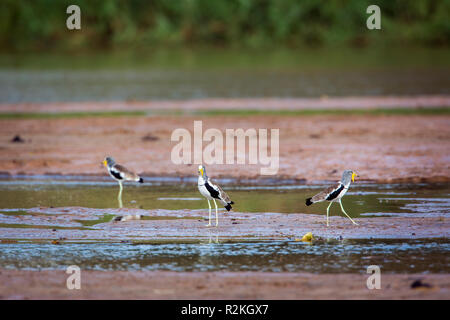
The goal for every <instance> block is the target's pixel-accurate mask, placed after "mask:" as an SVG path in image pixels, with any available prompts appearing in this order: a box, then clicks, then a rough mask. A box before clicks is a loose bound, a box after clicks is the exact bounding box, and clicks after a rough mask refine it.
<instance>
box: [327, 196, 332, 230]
mask: <svg viewBox="0 0 450 320" xmlns="http://www.w3.org/2000/svg"><path fill="white" fill-rule="evenodd" d="M332 204H333V202H330V204H329V205H328V207H327V227H328V226H329V224H328V213H329V212H330V207H331V205H332Z"/></svg>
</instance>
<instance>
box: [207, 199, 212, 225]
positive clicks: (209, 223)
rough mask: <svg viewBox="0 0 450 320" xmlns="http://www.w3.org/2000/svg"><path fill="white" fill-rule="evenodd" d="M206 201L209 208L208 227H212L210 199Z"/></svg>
mask: <svg viewBox="0 0 450 320" xmlns="http://www.w3.org/2000/svg"><path fill="white" fill-rule="evenodd" d="M206 200H208V206H209V222H208V224H207V225H206V226H207V227H210V226H211V203H210V202H209V199H206Z"/></svg>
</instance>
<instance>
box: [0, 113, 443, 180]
mask: <svg viewBox="0 0 450 320" xmlns="http://www.w3.org/2000/svg"><path fill="white" fill-rule="evenodd" d="M194 120H203V132H205V130H206V129H207V128H217V129H219V130H221V131H222V132H225V129H227V128H229V129H237V128H243V129H248V128H256V129H258V128H268V129H270V128H279V129H280V169H279V172H278V175H277V176H269V177H271V178H295V179H307V180H308V181H317V180H335V179H339V178H340V176H341V173H342V171H343V170H344V169H348V168H349V169H353V170H355V171H357V172H358V174H359V175H360V179H361V180H372V181H377V182H394V181H396V182H423V181H429V182H440V181H445V182H448V181H450V170H449V169H450V165H449V163H450V162H449V159H450V117H449V116H445V115H440V116H415V115H405V116H400V115H396V116H375V115H366V116H364V115H353V116H348V115H347V116H338V115H334V116H333V115H323V116H322V115H320V116H319V115H316V116H301V117H289V116H267V115H261V116H251V117H242V116H209V117H203V118H201V117H194V116H153V117H93V118H79V119H75V118H73V119H33V120H17V119H16V120H6V119H3V120H0V151H1V152H0V171H2V172H4V173H9V174H19V173H25V174H74V175H82V174H93V175H106V171H105V169H104V168H103V167H102V166H101V164H100V163H101V161H102V159H103V158H104V157H105V156H106V155H111V156H113V157H115V158H116V160H117V161H118V162H119V163H122V164H125V165H126V166H127V167H129V168H130V169H133V170H135V171H137V172H139V173H144V175H154V176H195V175H196V173H197V168H196V165H175V164H173V163H172V162H171V150H172V147H173V146H175V145H176V144H177V142H171V140H170V137H171V134H172V131H173V130H174V129H176V128H186V129H188V130H189V131H190V132H191V133H192V132H193V121H194ZM17 134H18V135H20V137H21V138H23V139H24V140H25V142H24V143H12V142H11V140H12V139H13V137H14V136H15V135H17ZM148 137H151V138H148ZM206 145H207V143H205V142H204V143H203V147H205V146H206ZM259 169H260V165H249V164H246V165H214V167H213V168H210V170H209V174H210V176H212V177H234V178H259V177H261V176H260V170H259Z"/></svg>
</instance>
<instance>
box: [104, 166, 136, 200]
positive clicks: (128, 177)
mask: <svg viewBox="0 0 450 320" xmlns="http://www.w3.org/2000/svg"><path fill="white" fill-rule="evenodd" d="M103 165H104V166H105V167H106V168H107V169H108V173H109V175H110V176H111V177H112V178H113V179H114V180H116V181H117V182H118V183H119V186H120V191H119V195H118V199H119V207H121V208H122V190H123V186H122V181H135V182H139V183H143V182H144V180H143V179H142V178H141V177H140V176H139V175H137V174H136V173H134V172H132V171H130V170H128V169H127V168H125V167H124V166H122V165H120V164H118V163H116V162H115V161H114V159H113V158H112V157H106V158H105V159H104V160H103Z"/></svg>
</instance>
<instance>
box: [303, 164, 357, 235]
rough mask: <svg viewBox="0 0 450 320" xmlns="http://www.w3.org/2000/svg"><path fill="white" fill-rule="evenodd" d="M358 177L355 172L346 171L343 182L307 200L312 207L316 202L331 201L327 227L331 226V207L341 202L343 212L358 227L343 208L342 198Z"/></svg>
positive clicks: (307, 203)
mask: <svg viewBox="0 0 450 320" xmlns="http://www.w3.org/2000/svg"><path fill="white" fill-rule="evenodd" d="M357 176H358V175H357V174H356V172H354V171H352V170H345V171H344V173H343V174H342V179H341V181H339V182H337V183H336V184H335V185H333V186H331V187H328V188H327V189H325V190H323V191H322V192H319V193H318V194H316V195H315V196H314V197H312V198H308V199H306V205H307V206H310V205H312V204H313V203H316V202H322V201H329V202H330V205H329V206H328V207H327V226H328V225H329V224H328V214H329V210H330V207H331V205H332V204H333V202H339V204H340V205H341V210H342V212H343V213H344V214H345V215H346V216H347V217H348V218H349V219H350V221H351V222H353V224H356V225H357V223H356V222H355V221H353V219H352V218H350V216H349V215H348V214H347V212H345V210H344V207H343V206H342V202H341V198H342V197H343V196H344V194H345V193H346V192H347V190H348V187H349V186H350V184H351V183H352V182H353V181H355V177H357Z"/></svg>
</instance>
